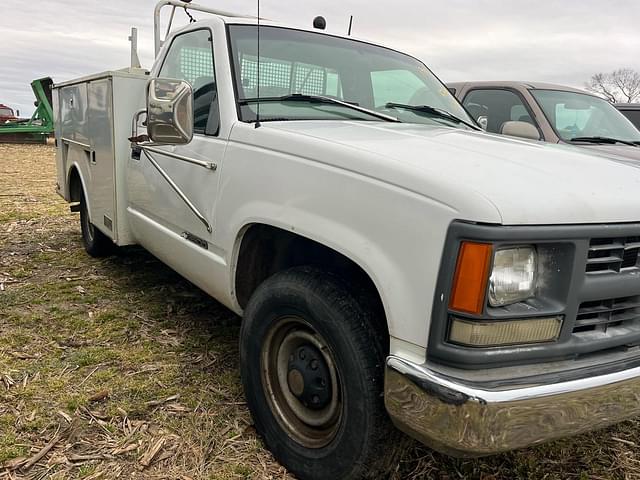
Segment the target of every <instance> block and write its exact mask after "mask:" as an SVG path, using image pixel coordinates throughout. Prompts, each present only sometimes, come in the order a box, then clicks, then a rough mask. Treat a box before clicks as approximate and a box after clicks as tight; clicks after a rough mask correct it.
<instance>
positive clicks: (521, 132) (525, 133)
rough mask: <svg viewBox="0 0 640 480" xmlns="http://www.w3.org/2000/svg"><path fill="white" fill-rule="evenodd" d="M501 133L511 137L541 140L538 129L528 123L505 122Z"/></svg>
mask: <svg viewBox="0 0 640 480" xmlns="http://www.w3.org/2000/svg"><path fill="white" fill-rule="evenodd" d="M500 133H501V134H503V135H509V136H510V137H519V138H526V139H529V140H540V132H539V131H538V129H537V128H536V127H534V126H533V125H531V124H530V123H527V122H504V123H503V124H502V128H500Z"/></svg>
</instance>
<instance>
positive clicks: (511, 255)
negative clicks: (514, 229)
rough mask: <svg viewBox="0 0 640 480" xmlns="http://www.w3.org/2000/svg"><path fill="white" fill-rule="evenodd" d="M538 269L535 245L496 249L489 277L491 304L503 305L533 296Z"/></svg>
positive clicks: (494, 305)
mask: <svg viewBox="0 0 640 480" xmlns="http://www.w3.org/2000/svg"><path fill="white" fill-rule="evenodd" d="M537 271H538V258H537V254H536V250H535V248H533V247H517V248H505V249H502V250H498V251H496V252H495V256H494V259H493V271H492V272H491V277H490V278H489V304H490V305H491V306H492V307H502V306H505V305H511V304H513V303H518V302H522V301H524V300H526V299H528V298H531V297H533V296H534V295H535V290H536V277H537Z"/></svg>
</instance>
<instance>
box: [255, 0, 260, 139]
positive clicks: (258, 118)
mask: <svg viewBox="0 0 640 480" xmlns="http://www.w3.org/2000/svg"><path fill="white" fill-rule="evenodd" d="M257 67H258V70H257V75H256V76H257V85H256V97H257V99H258V102H257V104H256V125H255V127H256V128H260V0H258V62H257Z"/></svg>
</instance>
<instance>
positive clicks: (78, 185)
mask: <svg viewBox="0 0 640 480" xmlns="http://www.w3.org/2000/svg"><path fill="white" fill-rule="evenodd" d="M81 197H82V181H81V180H80V173H78V169H77V168H76V167H71V171H70V172H69V198H70V200H71V201H72V202H79V201H80V199H81Z"/></svg>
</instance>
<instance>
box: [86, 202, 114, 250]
mask: <svg viewBox="0 0 640 480" xmlns="http://www.w3.org/2000/svg"><path fill="white" fill-rule="evenodd" d="M80 229H81V230H82V243H83V245H84V249H85V250H86V251H87V253H88V254H89V255H91V256H92V257H96V258H100V257H107V256H109V255H111V254H112V253H113V251H114V249H115V244H114V243H113V242H112V241H111V239H110V238H109V237H107V236H106V235H105V234H104V233H102V232H101V231H100V230H98V229H97V228H96V227H95V226H94V225H93V224H92V223H91V219H90V218H89V209H88V207H87V200H86V197H85V193H84V191H82V194H81V196H80Z"/></svg>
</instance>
